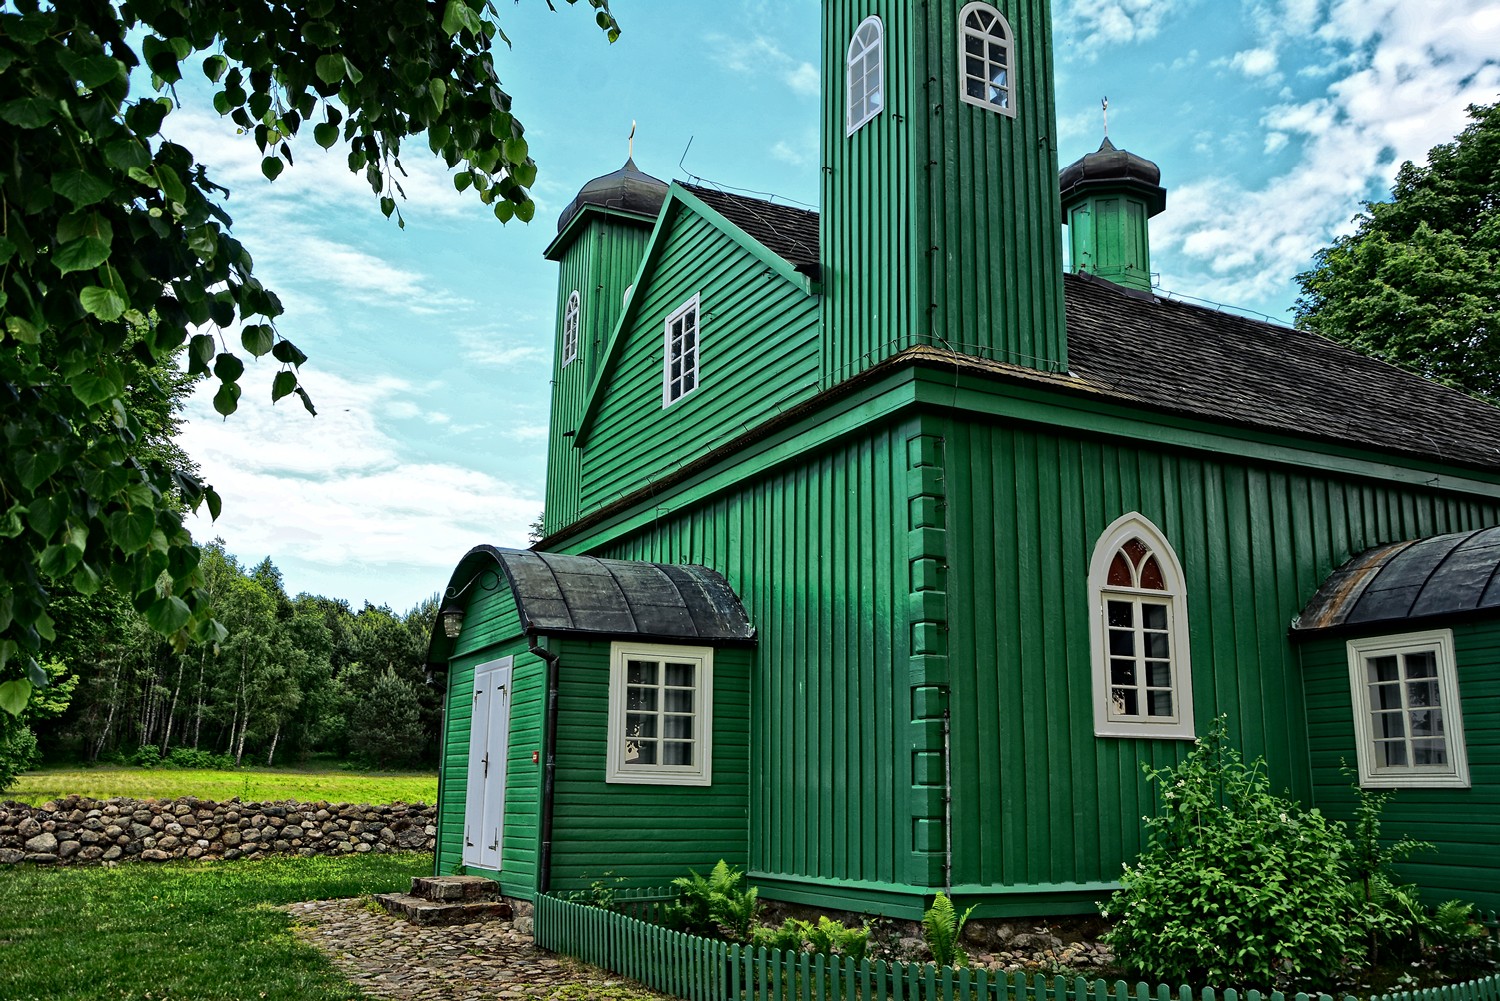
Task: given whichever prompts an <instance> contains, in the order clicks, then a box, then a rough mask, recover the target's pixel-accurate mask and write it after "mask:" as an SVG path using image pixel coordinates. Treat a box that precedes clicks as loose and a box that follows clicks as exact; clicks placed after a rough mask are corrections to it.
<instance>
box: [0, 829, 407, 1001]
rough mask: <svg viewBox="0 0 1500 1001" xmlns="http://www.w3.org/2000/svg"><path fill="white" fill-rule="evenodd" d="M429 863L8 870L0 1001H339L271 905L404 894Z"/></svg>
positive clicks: (295, 861)
mask: <svg viewBox="0 0 1500 1001" xmlns="http://www.w3.org/2000/svg"><path fill="white" fill-rule="evenodd" d="M431 870H432V856H431V855H427V854H420V855H381V856H377V855H362V856H358V857H347V858H278V859H268V860H266V861H263V862H218V863H209V864H197V863H169V864H166V865H131V864H126V865H121V866H117V867H115V868H109V869H106V868H95V867H92V866H90V867H86V868H85V867H76V868H75V867H68V868H56V869H51V868H48V869H34V868H30V867H17V868H16V869H15V870H13V871H10V872H7V873H5V874H4V877H3V878H0V957H4V958H3V959H0V998H9V999H15V1001H32V999H35V1001H42V999H46V1001H99V999H111V1001H124V999H142V1001H144V999H147V998H150V999H153V1001H154V999H189V998H191V999H198V1001H221V999H222V1001H241V999H245V998H255V999H266V1001H335V999H337V1001H348V999H352V998H359V997H362V995H361V994H360V992H359V991H358V990H357V989H356V988H354V987H353V986H352V985H351V984H350V983H349V982H348V981H347V980H345V979H344V978H343V977H342V976H340V975H339V973H338V972H337V971H336V970H335V969H334V968H333V967H332V965H330V964H329V962H328V961H327V960H326V959H325V958H324V957H323V956H322V954H320V953H318V952H317V951H316V950H314V949H313V948H312V947H311V946H307V945H303V944H302V943H300V942H298V941H296V940H295V939H294V938H293V937H292V934H291V931H290V927H291V918H290V916H289V915H287V914H285V913H284V912H282V911H279V910H275V907H276V906H277V905H279V904H289V903H294V902H296V901H302V900H317V899H326V898H332V897H353V896H358V895H360V894H364V893H387V892H391V891H394V890H404V889H405V888H406V887H407V886H408V885H410V882H411V877H413V876H421V875H426V874H427V873H429V872H431Z"/></svg>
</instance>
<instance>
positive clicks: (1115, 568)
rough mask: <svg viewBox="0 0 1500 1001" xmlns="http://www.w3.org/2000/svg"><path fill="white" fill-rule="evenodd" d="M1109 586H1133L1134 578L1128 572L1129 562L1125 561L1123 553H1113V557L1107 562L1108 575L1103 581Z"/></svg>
mask: <svg viewBox="0 0 1500 1001" xmlns="http://www.w3.org/2000/svg"><path fill="white" fill-rule="evenodd" d="M1105 582H1106V583H1107V584H1109V586H1110V587H1134V586H1135V578H1134V576H1132V575H1131V573H1130V564H1129V563H1127V562H1126V561H1125V554H1124V553H1115V558H1114V559H1113V560H1111V561H1110V564H1109V576H1108V577H1107V578H1106V581H1105Z"/></svg>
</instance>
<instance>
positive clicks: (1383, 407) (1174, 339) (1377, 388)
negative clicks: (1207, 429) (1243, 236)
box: [1065, 275, 1500, 468]
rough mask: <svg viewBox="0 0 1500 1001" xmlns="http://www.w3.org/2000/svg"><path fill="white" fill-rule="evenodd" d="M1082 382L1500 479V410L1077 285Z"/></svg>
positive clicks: (1209, 317)
mask: <svg viewBox="0 0 1500 1001" xmlns="http://www.w3.org/2000/svg"><path fill="white" fill-rule="evenodd" d="M1065 286H1066V292H1067V310H1068V365H1069V368H1070V369H1071V370H1072V374H1073V375H1075V376H1077V377H1080V378H1082V379H1085V380H1088V381H1089V382H1091V383H1095V384H1096V388H1104V389H1106V391H1108V392H1110V393H1112V395H1116V396H1123V397H1126V398H1128V399H1131V400H1136V401H1139V402H1142V403H1145V404H1148V405H1150V406H1153V407H1159V408H1163V409H1167V410H1175V411H1179V412H1183V413H1187V414H1192V415H1195V416H1203V417H1208V418H1215V419H1224V420H1229V421H1233V422H1235V423H1237V424H1247V425H1253V426H1256V427H1261V428H1268V429H1272V430H1276V431H1285V432H1290V433H1293V434H1298V435H1312V436H1314V437H1317V438H1323V439H1331V440H1336V441H1342V442H1347V443H1351V444H1355V445H1362V446H1369V447H1374V448H1379V449H1390V450H1393V451H1397V452H1405V453H1408V454H1412V455H1421V456H1426V457H1433V458H1439V459H1444V460H1447V461H1452V462H1461V463H1467V464H1472V465H1481V466H1489V467H1492V468H1493V467H1500V408H1497V407H1494V406H1492V405H1490V404H1488V403H1483V402H1481V401H1479V400H1476V399H1474V398H1473V397H1470V396H1467V395H1465V394H1464V393H1460V392H1458V391H1457V390H1453V389H1448V388H1446V387H1444V386H1440V385H1438V384H1436V383H1433V382H1428V381H1427V380H1426V379H1422V378H1420V377H1418V376H1415V375H1412V374H1410V373H1408V372H1403V371H1402V370H1400V369H1398V368H1395V367H1393V366H1391V365H1388V364H1386V363H1385V362H1382V361H1377V360H1376V359H1374V358H1370V357H1367V356H1365V355H1362V354H1359V353H1358V352H1355V351H1351V350H1349V349H1348V348H1345V347H1343V346H1341V345H1338V344H1335V343H1334V342H1332V341H1329V340H1326V339H1324V338H1322V337H1318V336H1316V335H1314V334H1310V333H1306V332H1304V331H1300V330H1293V329H1291V328H1288V327H1283V326H1279V325H1277V324H1273V323H1264V322H1261V321H1259V320H1251V319H1246V318H1244V317H1239V316H1232V315H1230V314H1228V313H1223V312H1219V311H1217V310H1212V309H1205V308H1203V307H1201V306H1192V305H1188V304H1186V303H1181V302H1173V301H1171V300H1157V299H1154V298H1152V297H1149V296H1140V295H1138V294H1136V295H1132V294H1128V293H1126V292H1125V291H1124V290H1123V289H1121V288H1120V287H1119V286H1116V285H1113V284H1111V283H1109V282H1105V281H1102V280H1099V279H1093V278H1087V277H1081V276H1077V275H1069V276H1068V277H1067V281H1066V283H1065Z"/></svg>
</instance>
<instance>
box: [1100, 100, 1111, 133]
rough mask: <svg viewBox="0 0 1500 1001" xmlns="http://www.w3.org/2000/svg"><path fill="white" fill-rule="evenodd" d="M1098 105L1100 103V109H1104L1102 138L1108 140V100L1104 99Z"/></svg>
mask: <svg viewBox="0 0 1500 1001" xmlns="http://www.w3.org/2000/svg"><path fill="white" fill-rule="evenodd" d="M1099 103H1100V107H1102V108H1103V109H1104V138H1106V139H1108V138H1109V98H1107V97H1106V98H1105V99H1104V100H1103V101H1101V102H1099Z"/></svg>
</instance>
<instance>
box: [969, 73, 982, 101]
mask: <svg viewBox="0 0 1500 1001" xmlns="http://www.w3.org/2000/svg"><path fill="white" fill-rule="evenodd" d="M969 96H970V97H972V98H974V99H975V100H976V101H982V100H984V81H983V80H981V79H977V78H975V77H970V78H969Z"/></svg>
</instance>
